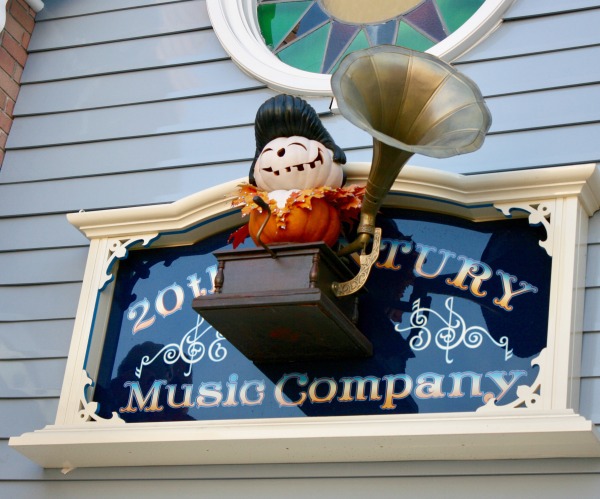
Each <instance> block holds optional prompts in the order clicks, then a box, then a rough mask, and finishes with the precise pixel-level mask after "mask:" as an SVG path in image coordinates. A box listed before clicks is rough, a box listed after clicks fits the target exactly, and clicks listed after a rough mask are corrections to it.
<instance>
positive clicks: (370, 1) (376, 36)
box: [257, 0, 485, 74]
mask: <svg viewBox="0 0 600 499" xmlns="http://www.w3.org/2000/svg"><path fill="white" fill-rule="evenodd" d="M484 2H485V0H258V5H257V16H258V24H259V28H260V31H261V34H262V37H263V39H264V41H265V43H266V45H267V46H268V47H269V49H270V50H271V51H272V52H273V54H275V56H277V57H278V58H279V59H280V60H281V61H283V62H284V63H285V64H287V65H289V66H293V67H295V68H298V69H301V70H304V71H309V72H312V73H324V74H329V73H332V72H333V71H335V69H336V68H337V66H338V64H339V62H340V61H341V60H342V59H343V57H344V56H345V55H347V54H349V53H350V52H354V51H356V50H361V49H364V48H367V47H373V46H376V45H385V44H388V45H389V44H391V45H400V46H403V47H407V48H410V49H413V50H419V51H423V52H424V51H426V50H428V49H430V48H431V47H433V46H434V45H436V44H438V43H439V42H441V41H442V40H444V39H445V38H447V37H448V36H449V35H451V34H452V33H453V32H455V31H456V30H457V29H459V28H460V27H461V26H462V25H463V24H464V23H465V22H466V21H467V20H468V19H469V18H471V17H472V16H473V14H474V13H475V12H476V11H477V10H478V9H479V8H480V7H481V6H482V5H483V4H484Z"/></svg>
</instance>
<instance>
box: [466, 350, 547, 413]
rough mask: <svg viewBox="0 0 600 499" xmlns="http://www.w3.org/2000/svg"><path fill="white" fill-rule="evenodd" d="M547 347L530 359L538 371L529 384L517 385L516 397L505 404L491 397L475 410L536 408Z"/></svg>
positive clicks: (539, 395) (539, 399)
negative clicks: (500, 403) (498, 403)
mask: <svg viewBox="0 0 600 499" xmlns="http://www.w3.org/2000/svg"><path fill="white" fill-rule="evenodd" d="M546 357H547V349H546V348H544V349H543V350H542V351H541V352H540V354H539V355H538V356H537V357H536V358H535V359H533V360H532V361H531V365H532V366H538V368H539V371H538V374H537V377H536V378H535V381H534V382H533V383H532V384H531V385H530V386H528V385H520V386H519V387H517V398H516V399H515V400H514V401H513V402H510V403H508V404H505V405H496V398H495V397H493V398H491V399H489V400H487V401H486V403H485V405H482V406H481V407H480V408H479V409H477V411H476V412H483V413H486V414H487V413H490V412H494V411H498V410H504V409H523V408H527V409H532V408H533V409H538V408H541V407H540V405H541V404H540V402H541V400H542V379H543V377H544V370H545V368H546V364H547V359H546Z"/></svg>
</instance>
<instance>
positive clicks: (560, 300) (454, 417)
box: [10, 163, 600, 470]
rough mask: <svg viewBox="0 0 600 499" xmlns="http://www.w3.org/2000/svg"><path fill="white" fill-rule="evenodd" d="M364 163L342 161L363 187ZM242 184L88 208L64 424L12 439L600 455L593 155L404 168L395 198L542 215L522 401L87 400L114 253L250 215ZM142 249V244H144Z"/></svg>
mask: <svg viewBox="0 0 600 499" xmlns="http://www.w3.org/2000/svg"><path fill="white" fill-rule="evenodd" d="M368 173H369V165H368V164H362V163H361V164H357V163H354V164H349V165H347V174H348V180H349V182H351V183H356V184H364V183H365V182H366V179H367V176H368ZM237 184H238V181H235V182H230V183H227V184H223V185H221V186H218V187H215V188H212V189H208V190H206V191H202V192H198V193H196V194H194V195H191V196H189V197H186V198H183V199H181V200H178V201H175V202H174V203H171V204H163V205H154V206H144V207H137V208H126V209H118V210H106V211H98V212H89V213H85V212H81V213H74V214H71V215H69V216H68V218H69V221H70V222H71V223H72V224H73V225H75V226H76V227H77V228H78V229H79V230H81V231H82V232H83V233H84V234H85V235H86V236H87V237H88V238H89V239H90V241H91V243H90V250H89V255H88V262H87V266H86V271H85V276H84V281H83V286H82V291H81V298H80V303H79V308H78V311H77V317H76V321H75V326H74V332H73V338H72V343H71V349H70V352H69V358H68V362H67V368H66V373H65V380H64V383H63V388H62V392H61V397H60V403H59V408H58V412H57V417H56V421H55V424H53V425H49V426H46V427H45V428H43V429H41V430H38V431H34V432H30V433H25V434H23V435H21V436H18V437H13V438H11V439H10V446H11V447H13V448H15V449H16V450H18V451H19V452H21V453H22V454H24V455H25V456H27V457H28V458H30V459H31V460H33V461H35V462H36V463H39V464H40V465H42V466H44V467H50V468H64V469H66V470H68V469H72V468H76V467H96V466H147V465H191V464H224V463H228V464H242V463H303V462H348V461H361V462H366V461H399V460H459V459H525V458H560V457H600V440H599V437H598V434H597V430H596V429H595V427H594V425H593V423H592V422H591V421H589V420H587V419H585V418H584V417H582V416H581V415H579V414H578V408H579V384H580V375H579V368H580V359H581V336H582V334H581V333H582V322H583V302H584V299H583V298H584V285H585V265H586V249H587V226H588V219H589V217H590V216H591V215H592V214H593V213H594V212H595V211H597V210H598V209H599V208H600V169H599V168H598V166H597V165H595V164H584V165H573V166H565V167H556V168H544V169H533V170H526V171H518V172H501V173H489V174H481V175H472V176H462V175H458V174H452V173H447V172H441V171H438V170H432V169H427V168H420V167H411V166H406V167H405V168H404V169H403V170H402V173H401V175H400V176H399V178H398V179H397V180H396V182H395V184H394V186H393V188H392V191H391V192H390V194H389V196H388V197H387V199H386V200H385V203H384V204H385V205H386V206H388V207H398V208H411V209H426V210H429V211H437V212H439V213H445V214H448V215H453V216H460V217H463V218H467V219H470V220H473V221H489V220H503V219H506V217H507V216H522V217H526V218H528V220H529V222H530V223H532V224H537V225H539V224H542V226H543V227H544V229H545V235H546V237H545V239H544V240H543V241H540V243H541V244H543V247H544V249H545V250H546V251H547V252H548V254H550V255H552V276H551V289H550V304H549V310H550V312H549V318H548V335H547V347H546V349H545V350H544V351H542V353H541V354H540V355H539V356H538V357H537V358H535V359H534V360H533V363H535V364H536V365H538V366H539V371H538V375H537V377H536V379H535V381H534V382H533V383H532V384H531V386H526V385H522V386H520V387H519V390H518V392H517V394H518V397H517V400H515V401H513V402H510V403H507V404H504V405H500V404H496V402H495V401H494V400H493V399H492V400H489V401H488V402H487V403H486V405H484V406H482V407H481V408H480V409H479V410H477V411H474V412H468V413H467V412H462V413H440V414H437V413H436V414H417V415H414V414H407V415H386V416H344V417H334V416H333V417H318V418H281V419H256V420H221V421H185V422H176V423H174V422H164V423H129V424H123V421H122V420H121V419H120V418H119V416H118V415H117V414H113V416H112V418H108V419H102V418H100V417H99V416H97V414H96V405H95V403H94V402H89V401H88V400H90V398H89V397H88V394H89V392H90V390H91V389H92V388H91V385H92V384H93V381H92V380H93V379H95V377H96V376H97V372H98V365H99V359H100V354H101V345H102V343H103V339H104V338H103V336H104V334H105V329H106V321H107V316H108V309H109V305H110V301H111V293H112V288H113V287H114V284H113V283H112V282H110V281H111V279H110V276H112V275H113V273H116V272H117V271H118V264H119V260H121V259H123V258H126V257H127V253H128V251H130V250H132V251H133V250H136V248H138V249H139V248H142V249H140V250H141V251H143V247H152V248H155V247H162V246H173V245H185V244H191V243H194V242H196V241H198V240H201V239H204V238H206V237H208V236H210V235H212V234H215V233H218V232H222V231H224V230H228V229H231V228H233V227H235V226H237V225H240V224H241V223H242V220H241V217H240V214H239V212H238V211H237V210H234V209H232V208H231V196H230V193H232V192H233V191H234V190H235V186H236V185H237ZM142 246H143V247H142Z"/></svg>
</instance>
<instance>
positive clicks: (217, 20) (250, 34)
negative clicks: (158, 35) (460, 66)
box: [206, 0, 514, 96]
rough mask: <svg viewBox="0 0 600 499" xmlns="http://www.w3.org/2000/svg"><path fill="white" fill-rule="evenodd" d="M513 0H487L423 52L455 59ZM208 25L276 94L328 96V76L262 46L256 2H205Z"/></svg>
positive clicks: (240, 62) (488, 30) (493, 26)
mask: <svg viewBox="0 0 600 499" xmlns="http://www.w3.org/2000/svg"><path fill="white" fill-rule="evenodd" d="M513 2H514V0H487V1H486V2H485V3H484V4H483V6H482V7H481V8H480V9H479V10H478V11H477V12H476V13H475V14H474V15H473V16H472V17H471V18H470V19H469V20H468V21H467V22H466V23H465V24H464V25H463V26H461V27H460V28H459V29H458V30H456V31H455V32H454V33H452V34H451V35H450V36H449V37H448V38H446V39H445V40H443V41H441V42H440V43H438V44H437V45H435V46H434V47H432V48H431V49H429V50H428V51H427V52H428V53H430V54H433V55H435V56H437V57H440V58H441V59H443V60H445V61H446V62H452V61H454V60H456V59H457V58H458V57H459V56H460V55H462V54H463V53H465V52H466V51H467V50H469V49H470V48H472V47H473V46H474V45H476V44H477V43H478V42H480V41H481V40H482V39H483V38H484V37H486V36H487V35H489V34H490V33H491V32H492V31H494V30H495V29H496V28H497V27H498V26H499V25H500V23H501V22H502V16H503V15H504V13H505V12H506V10H507V9H508V8H509V7H510V5H511V4H512V3H513ZM206 6H207V8H208V14H209V16H210V20H211V24H212V26H213V29H214V30H215V33H216V35H217V37H218V38H219V41H220V42H221V45H222V46H223V48H224V49H225V50H226V51H227V53H228V54H229V55H230V56H231V58H232V60H233V61H234V62H235V63H236V64H237V65H238V66H239V67H240V68H241V69H242V70H244V71H245V72H246V73H248V74H249V75H250V76H252V77H253V78H255V79H257V80H259V81H262V82H263V83H265V84H266V85H267V86H269V87H270V88H272V89H274V90H277V91H279V92H285V93H291V94H294V95H306V96H309V95H314V96H331V95H332V93H331V83H330V81H331V76H330V75H323V74H317V73H309V72H307V71H302V70H300V69H296V68H294V67H291V66H288V65H287V64H285V63H283V62H282V61H281V60H279V59H278V58H277V57H276V56H274V55H273V54H272V53H271V51H270V50H269V49H268V48H267V46H266V45H265V44H264V42H263V40H262V37H261V34H260V31H259V29H258V19H257V16H256V0H227V1H226V2H224V1H222V0H206Z"/></svg>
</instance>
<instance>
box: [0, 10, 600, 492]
mask: <svg viewBox="0 0 600 499" xmlns="http://www.w3.org/2000/svg"><path fill="white" fill-rule="evenodd" d="M224 1H228V0H224ZM599 24H600V0H552V1H540V0H516V1H515V3H514V4H513V5H512V7H511V8H510V9H509V11H508V13H507V14H506V19H505V22H504V23H503V24H502V25H501V26H500V27H499V28H498V29H497V30H496V31H495V32H494V33H492V34H491V35H490V36H489V37H488V38H487V39H486V40H484V41H482V42H481V43H480V44H479V45H478V46H476V47H475V48H474V49H473V50H471V51H470V52H469V53H467V54H465V55H464V56H463V57H461V58H460V60H458V61H456V66H457V67H458V68H459V69H461V70H462V71H463V72H464V73H465V74H467V75H468V76H470V77H471V78H472V79H473V80H474V81H475V82H477V83H478V84H479V86H480V87H481V89H482V92H483V94H484V95H485V97H486V100H487V103H488V105H489V107H490V109H491V111H492V114H493V119H494V122H493V126H492V129H491V131H490V134H489V136H488V138H487V140H486V143H485V145H484V146H483V147H482V149H481V150H480V151H477V152H475V153H473V154H469V155H466V156H459V157H457V158H451V159H445V160H435V159H431V158H426V157H423V156H414V157H413V158H412V159H411V163H412V164H416V165H422V166H429V167H433V168H439V169H442V170H446V171H452V172H458V173H464V174H474V173H479V172H489V171H500V170H515V169H526V168H533V167H551V166H555V165H566V164H574V163H587V162H595V161H599V160H600V141H599V140H597V137H598V136H600V106H599V105H598V103H599V102H600V65H598V64H595V63H594V61H597V60H600V30H598V28H597V27H598V25H599ZM22 81H23V86H22V88H21V92H20V96H19V99H18V100H17V103H16V107H15V121H14V125H13V128H12V131H11V134H10V136H9V141H8V144H7V153H6V158H5V160H4V163H3V165H2V168H1V169H0V235H1V237H0V414H1V415H2V416H0V496H2V497H11V498H13V497H15V498H19V497H23V498H25V497H81V496H83V495H90V494H92V495H98V496H109V495H113V496H119V495H123V494H125V495H127V496H133V495H135V494H138V493H139V491H140V490H141V491H142V492H143V494H144V495H145V496H152V497H158V496H164V495H172V493H173V490H175V491H177V494H179V495H184V496H185V495H192V494H193V495H203V496H206V497H212V496H216V495H219V496H221V497H237V496H242V495H243V496H245V497H275V496H281V495H282V493H283V495H286V496H289V497H306V496H307V495H317V496H319V497H339V496H344V497H349V498H350V497H364V496H365V495H367V494H375V495H377V496H378V497H398V495H399V494H401V495H403V496H404V495H407V496H408V495H415V494H418V495H419V496H422V497H440V494H441V491H443V496H444V497H471V496H473V497H475V496H477V497H498V496H500V495H504V494H505V493H508V492H506V491H509V490H510V491H512V492H511V494H512V495H515V493H516V495H518V496H523V497H532V496H534V495H538V494H541V495H543V496H544V497H561V498H562V497H565V496H566V495H568V494H572V491H573V490H575V491H576V495H577V496H578V497H595V496H596V495H597V491H598V490H599V489H600V459H586V460H568V459H565V460H561V459H557V460H537V461H523V462H514V461H502V462H469V463H461V462H428V463H411V462H408V463H363V464H361V463H357V464H353V465H347V464H344V465H341V464H335V463H333V464H327V465H323V464H306V465H300V466H297V465H294V466H291V465H286V464H280V465H275V466H271V465H269V466H267V465H263V466H259V465H256V466H207V467H172V468H156V469H151V470H150V469H145V468H132V469H92V470H85V469H81V470H73V471H71V472H70V473H68V474H66V475H64V474H62V473H61V472H60V471H59V470H42V469H40V468H39V467H38V466H36V465H34V464H32V463H31V462H30V461H28V460H27V459H25V458H23V457H21V456H20V455H19V454H17V453H16V452H14V451H12V450H11V449H9V448H8V445H7V439H8V438H9V437H10V436H13V435H17V434H21V433H23V432H26V431H32V430H34V429H39V428H41V427H43V426H44V425H46V424H52V423H53V420H54V416H55V413H56V407H57V404H58V396H59V390H60V386H61V383H62V376H63V372H64V366H65V362H66V356H67V352H68V349H69V341H70V336H71V331H72V328H73V321H74V317H75V311H76V307H77V302H78V297H79V293H80V288H81V280H82V278H83V271H84V266H85V261H86V256H87V247H88V241H87V240H86V238H85V237H84V236H83V235H82V234H80V233H79V232H78V231H77V230H76V229H74V228H73V227H71V226H70V225H69V224H68V222H67V220H66V217H65V214H66V213H68V212H73V211H79V210H81V209H85V210H96V209H106V208H117V207H126V206H137V205H147V204H155V203H165V202H172V201H174V200H177V199H180V198H181V197H183V196H186V195H189V194H192V193H194V192H196V191H198V190H202V189H205V188H208V187H212V186H214V185H217V184H219V183H222V182H223V181H227V180H231V179H236V178H240V177H243V176H245V175H246V174H247V171H248V167H249V165H250V161H251V158H252V156H253V154H254V137H253V127H252V122H253V119H254V114H255V113H256V109H257V107H258V106H259V105H260V103H261V102H262V101H264V100H265V99H266V98H268V97H269V96H271V95H274V92H273V91H272V90H270V89H267V88H266V86H265V85H264V84H263V83H261V82H258V81H255V80H253V79H252V78H250V77H249V76H247V75H246V74H245V73H243V72H242V71H241V70H240V69H238V67H237V66H236V65H235V64H234V63H233V62H232V61H231V60H230V58H229V56H228V55H227V53H226V52H225V51H224V50H223V48H222V47H221V45H220V43H219V41H218V39H217V37H216V35H215V33H214V32H213V30H212V28H211V26H210V21H209V19H208V16H207V11H206V4H205V1H204V0H180V1H174V0H45V8H44V9H43V10H42V11H41V12H40V13H39V14H38V16H37V24H36V28H35V30H34V33H33V37H32V40H31V45H30V55H29V59H28V62H27V66H26V68H25V71H24V73H23V78H22ZM310 102H311V103H312V104H313V105H314V106H315V108H316V109H317V110H318V112H319V113H321V114H322V116H323V120H324V122H325V124H326V126H327V128H328V129H329V131H330V133H331V135H332V136H333V137H334V139H335V140H336V142H337V143H339V144H340V145H341V146H342V147H343V148H345V149H346V152H347V155H348V158H349V160H350V161H368V160H369V159H370V156H371V144H372V139H371V137H370V136H369V135H368V134H366V133H365V132H363V131H361V130H358V129H357V128H356V127H354V126H352V125H350V124H349V123H348V122H346V121H345V120H344V119H343V118H342V117H341V116H340V115H333V114H331V113H330V112H329V104H330V99H327V98H321V99H320V98H312V99H310ZM589 227H590V234H589V243H590V244H589V254H588V275H587V283H586V285H587V292H586V303H585V318H584V330H585V334H584V339H583V344H584V354H583V359H582V383H581V412H582V413H583V414H584V415H586V416H588V417H589V418H591V419H592V420H593V421H595V422H596V423H597V424H600V396H599V395H598V394H600V368H599V367H598V366H599V365H600V306H598V305H599V304H600V264H599V263H598V261H599V260H600V258H598V257H600V216H599V215H596V216H594V217H593V218H592V219H591V221H590V226H589ZM232 479H233V480H232Z"/></svg>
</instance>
